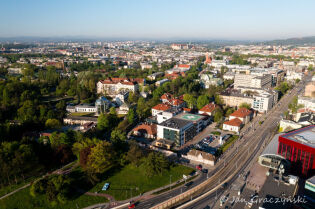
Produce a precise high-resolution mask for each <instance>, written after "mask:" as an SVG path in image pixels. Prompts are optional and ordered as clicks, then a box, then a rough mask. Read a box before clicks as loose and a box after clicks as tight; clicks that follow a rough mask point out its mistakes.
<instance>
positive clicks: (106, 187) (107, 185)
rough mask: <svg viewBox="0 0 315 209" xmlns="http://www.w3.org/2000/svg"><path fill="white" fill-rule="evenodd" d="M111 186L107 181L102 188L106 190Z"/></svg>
mask: <svg viewBox="0 0 315 209" xmlns="http://www.w3.org/2000/svg"><path fill="white" fill-rule="evenodd" d="M108 188H109V183H105V184H104V186H103V188H102V190H103V191H106V190H107V189H108Z"/></svg>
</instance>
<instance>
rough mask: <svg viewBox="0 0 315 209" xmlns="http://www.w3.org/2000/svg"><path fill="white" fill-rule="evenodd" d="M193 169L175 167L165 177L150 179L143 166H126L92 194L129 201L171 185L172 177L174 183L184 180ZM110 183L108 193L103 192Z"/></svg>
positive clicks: (96, 187) (100, 184) (99, 185)
mask: <svg viewBox="0 0 315 209" xmlns="http://www.w3.org/2000/svg"><path fill="white" fill-rule="evenodd" d="M192 171H193V169H192V168H189V167H185V166H182V165H175V166H174V167H171V169H170V170H169V171H167V172H164V174H163V175H161V176H160V175H157V176H153V177H152V178H148V177H147V176H146V175H145V171H144V169H143V167H142V166H139V167H135V166H132V165H127V166H125V167H124V168H123V169H122V170H120V171H119V172H117V173H115V175H113V176H110V177H108V178H107V179H105V180H104V181H102V182H101V183H99V184H97V185H96V186H95V187H94V188H93V189H92V190H90V192H96V191H97V192H101V193H106V194H109V195H112V196H113V197H114V198H115V199H116V200H124V199H129V198H130V197H132V196H137V195H139V194H140V193H142V194H143V193H144V192H147V191H150V190H153V189H157V188H159V187H162V186H165V185H167V184H169V183H170V175H172V182H175V181H178V180H179V179H181V178H183V174H186V175H187V174H190V173H191V172H192ZM106 182H108V183H110V187H109V190H108V191H106V192H105V191H101V189H102V187H103V185H104V184H105V183H106ZM137 188H138V189H137Z"/></svg>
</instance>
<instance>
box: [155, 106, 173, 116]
mask: <svg viewBox="0 0 315 209" xmlns="http://www.w3.org/2000/svg"><path fill="white" fill-rule="evenodd" d="M170 108H171V106H170V105H168V104H157V105H155V106H154V107H152V109H151V111H152V116H156V115H157V114H158V113H160V112H164V111H166V110H168V109H170Z"/></svg>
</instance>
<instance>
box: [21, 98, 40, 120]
mask: <svg viewBox="0 0 315 209" xmlns="http://www.w3.org/2000/svg"><path fill="white" fill-rule="evenodd" d="M17 114H18V118H19V119H20V120H21V121H22V122H32V121H35V120H36V118H37V117H36V107H35V106H34V103H33V102H32V101H30V100H26V101H25V102H24V103H23V106H22V107H21V108H19V109H18V111H17Z"/></svg>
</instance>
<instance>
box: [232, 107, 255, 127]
mask: <svg viewBox="0 0 315 209" xmlns="http://www.w3.org/2000/svg"><path fill="white" fill-rule="evenodd" d="M235 118H238V119H240V120H241V121H242V123H244V124H247V123H248V122H249V121H251V119H252V118H253V111H251V110H249V109H247V108H239V109H238V110H236V111H234V112H233V113H232V114H231V115H230V117H229V120H233V119H235Z"/></svg>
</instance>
